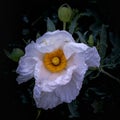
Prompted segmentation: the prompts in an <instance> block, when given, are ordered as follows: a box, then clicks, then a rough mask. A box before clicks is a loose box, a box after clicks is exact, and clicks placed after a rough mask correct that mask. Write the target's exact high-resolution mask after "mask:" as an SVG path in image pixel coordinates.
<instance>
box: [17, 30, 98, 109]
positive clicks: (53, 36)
mask: <svg viewBox="0 0 120 120" xmlns="http://www.w3.org/2000/svg"><path fill="white" fill-rule="evenodd" d="M99 65H100V57H99V54H98V52H97V50H96V48H95V47H89V46H87V45H85V44H83V43H76V42H75V40H74V39H73V37H72V35H71V34H70V33H68V32H67V31H65V30H61V31H60V30H56V31H54V32H47V33H45V34H44V35H43V36H42V37H40V38H38V39H37V40H36V42H33V41H32V42H31V43H30V44H28V45H27V46H26V48H25V55H24V56H23V57H21V59H20V61H19V65H18V68H17V70H16V72H17V73H18V74H19V76H18V77H17V82H18V83H19V84H21V83H23V82H26V81H28V80H30V79H31V78H33V77H34V78H35V86H34V89H33V98H34V100H35V103H36V106H37V107H38V108H43V109H48V108H53V107H56V106H57V105H59V104H61V103H63V102H66V103H70V102H71V101H72V100H74V99H75V98H76V97H77V96H78V94H79V92H80V89H81V87H82V82H83V79H84V75H85V73H86V71H87V69H88V67H89V66H90V67H91V66H92V67H99Z"/></svg>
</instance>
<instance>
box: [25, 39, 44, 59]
mask: <svg viewBox="0 0 120 120" xmlns="http://www.w3.org/2000/svg"><path fill="white" fill-rule="evenodd" d="M37 46H38V44H36V43H35V42H34V41H32V42H31V43H29V44H28V45H27V46H26V47H25V56H28V57H39V58H40V57H41V56H42V53H40V52H39V50H38V49H37V48H38V47H37Z"/></svg>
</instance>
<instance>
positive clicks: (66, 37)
mask: <svg viewBox="0 0 120 120" xmlns="http://www.w3.org/2000/svg"><path fill="white" fill-rule="evenodd" d="M52 39H55V40H62V41H67V42H74V39H73V37H72V35H71V34H70V33H69V32H67V31H65V30H56V31H53V32H46V33H45V34H43V35H42V36H41V37H39V38H38V39H37V40H36V42H37V43H41V42H43V41H44V40H46V41H51V40H52Z"/></svg>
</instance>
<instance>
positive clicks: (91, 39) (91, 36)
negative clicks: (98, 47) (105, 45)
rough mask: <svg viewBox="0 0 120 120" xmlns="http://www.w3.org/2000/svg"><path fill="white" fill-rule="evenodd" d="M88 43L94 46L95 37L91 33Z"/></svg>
mask: <svg viewBox="0 0 120 120" xmlns="http://www.w3.org/2000/svg"><path fill="white" fill-rule="evenodd" d="M87 42H88V45H89V46H91V47H92V46H94V39H93V35H92V34H91V35H89V39H88V41H87Z"/></svg>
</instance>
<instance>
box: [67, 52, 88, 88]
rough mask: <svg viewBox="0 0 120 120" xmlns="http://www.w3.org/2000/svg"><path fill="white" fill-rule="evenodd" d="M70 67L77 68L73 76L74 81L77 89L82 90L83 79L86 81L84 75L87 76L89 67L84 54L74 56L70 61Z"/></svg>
mask: <svg viewBox="0 0 120 120" xmlns="http://www.w3.org/2000/svg"><path fill="white" fill-rule="evenodd" d="M68 65H70V66H73V65H75V66H76V69H75V70H74V72H73V74H72V79H74V80H75V82H76V87H77V89H79V90H80V88H81V85H82V82H83V79H84V75H85V73H86V71H87V70H88V66H87V64H86V63H85V58H84V54H82V53H77V54H75V55H74V56H72V57H71V58H70V59H69V61H68Z"/></svg>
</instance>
